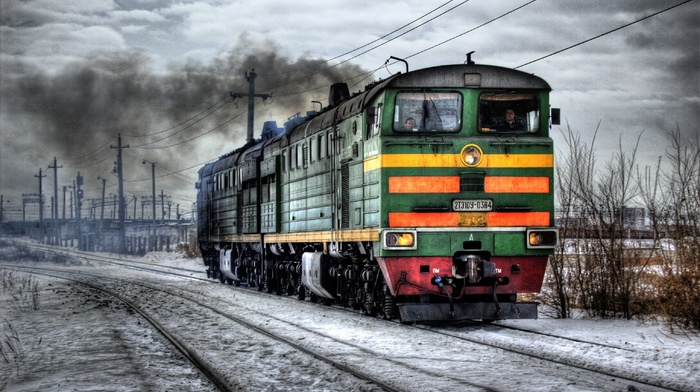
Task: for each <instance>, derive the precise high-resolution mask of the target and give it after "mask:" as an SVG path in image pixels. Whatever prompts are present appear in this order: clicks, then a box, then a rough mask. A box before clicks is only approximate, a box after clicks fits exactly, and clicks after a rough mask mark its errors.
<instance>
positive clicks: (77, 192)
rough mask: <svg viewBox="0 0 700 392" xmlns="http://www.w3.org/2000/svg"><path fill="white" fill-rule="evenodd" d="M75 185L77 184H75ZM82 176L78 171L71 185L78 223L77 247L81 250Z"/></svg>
mask: <svg viewBox="0 0 700 392" xmlns="http://www.w3.org/2000/svg"><path fill="white" fill-rule="evenodd" d="M76 185H77V186H76ZM81 186H83V177H82V176H81V175H80V172H78V176H77V177H76V178H75V182H74V183H73V187H74V188H75V220H76V221H77V223H78V249H79V250H83V229H82V227H80V207H81V206H82V205H83V190H82V189H81V188H80V187H81Z"/></svg>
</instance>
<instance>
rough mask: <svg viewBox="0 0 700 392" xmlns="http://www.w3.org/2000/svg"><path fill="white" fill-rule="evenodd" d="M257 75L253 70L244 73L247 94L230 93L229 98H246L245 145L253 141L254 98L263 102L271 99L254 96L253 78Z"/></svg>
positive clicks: (270, 96)
mask: <svg viewBox="0 0 700 392" xmlns="http://www.w3.org/2000/svg"><path fill="white" fill-rule="evenodd" d="M257 76H258V75H257V74H256V73H255V69H253V70H251V71H250V74H249V73H248V72H246V73H245V78H246V80H247V81H248V93H247V94H245V93H234V92H230V93H229V94H230V95H231V98H233V99H236V98H242V97H246V96H247V97H248V139H247V141H246V143H247V144H250V143H253V142H254V141H255V136H254V132H253V126H254V120H255V97H260V98H262V99H263V101H265V100H266V99H268V98H272V94H255V78H256V77H257Z"/></svg>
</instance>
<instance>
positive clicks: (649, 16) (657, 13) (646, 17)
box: [515, 0, 693, 69]
mask: <svg viewBox="0 0 700 392" xmlns="http://www.w3.org/2000/svg"><path fill="white" fill-rule="evenodd" d="M691 1H693V0H686V1H684V2H682V3H679V4H676V5H673V6H671V7H668V8H666V9H663V10H661V11H658V12H655V13H653V14H651V15H647V16H645V17H643V18H640V19H637V20H635V21H634V22H630V23H627V24H625V25H622V26H620V27H618V28H615V29H612V30H610V31H607V32H605V33H603V34H599V35H596V36H595V37H592V38H589V39H587V40H584V41H581V42H579V43H577V44H574V45H571V46H569V47H566V48H564V49H560V50H557V51H556V52H553V53H550V54H548V55H546V56H542V57H540V58H537V59H534V60H532V61H528V62H527V63H525V64H521V65H518V66H517V67H515V69H518V68H521V67H524V66H526V65H530V64H532V63H535V62H537V61H540V60H544V59H546V58H548V57H552V56H554V55H555V54H559V53H561V52H565V51H567V50H569V49H573V48H575V47H577V46H581V45H583V44H585V43H588V42H591V41H593V40H596V39H598V38H600V37H603V36H606V35H608V34H611V33H614V32H616V31H618V30H622V29H624V28H626V27H629V26H632V25H633V24H636V23H639V22H641V21H643V20H647V19H649V18H651V17H654V16H656V15H659V14H662V13H664V12H666V11H670V10H672V9H674V8H676V7H680V6H682V5H683V4H686V3H690V2H691Z"/></svg>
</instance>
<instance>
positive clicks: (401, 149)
mask: <svg viewBox="0 0 700 392" xmlns="http://www.w3.org/2000/svg"><path fill="white" fill-rule="evenodd" d="M550 90H551V88H550V86H549V85H548V84H547V83H546V82H545V81H544V80H543V79H541V78H539V77H536V76H534V75H531V74H527V73H524V72H521V71H517V70H513V69H508V68H502V67H496V66H488V65H475V64H459V65H446V66H438V67H432V68H426V69H421V70H416V71H412V72H406V73H402V74H397V75H394V76H392V77H390V78H388V79H386V80H383V81H380V82H376V83H374V84H371V85H369V86H367V87H366V88H365V90H364V91H363V92H360V93H357V94H354V95H352V96H351V95H350V94H349V91H348V88H347V85H344V84H336V85H334V86H332V87H331V92H330V95H329V105H328V107H326V108H324V109H323V110H321V111H320V112H318V113H316V112H309V113H307V115H306V116H297V117H295V118H293V119H291V120H290V121H289V122H287V123H286V124H285V127H284V128H277V126H276V124H275V123H274V122H266V123H265V126H264V129H263V134H262V138H261V139H259V140H254V139H253V138H252V137H251V136H249V140H248V143H247V144H246V145H245V146H243V147H241V148H239V149H237V150H235V151H233V152H231V153H230V154H227V155H226V156H223V157H221V158H220V159H219V160H218V161H216V162H214V163H210V164H207V165H206V166H204V167H203V168H202V169H201V170H200V171H199V181H198V183H197V187H198V196H197V211H198V241H199V245H200V249H201V252H202V255H203V258H204V263H205V265H207V267H208V270H207V272H208V275H209V276H211V277H213V278H218V279H220V280H221V281H222V282H228V283H233V284H236V285H238V284H241V283H244V284H246V285H248V286H251V287H257V288H258V289H259V290H261V291H262V290H266V291H268V292H276V293H278V294H287V295H296V296H297V297H298V298H299V299H306V298H309V299H310V300H311V301H314V302H316V301H323V302H328V303H336V304H341V305H344V306H350V307H353V308H356V309H360V310H361V311H362V312H365V313H367V314H372V315H380V316H383V317H385V318H399V319H400V320H401V321H403V322H414V321H435V320H460V319H482V320H496V319H510V318H536V317H537V303H535V302H525V301H519V298H518V294H522V293H537V292H539V291H540V290H541V287H542V281H543V279H544V274H545V269H546V267H547V260H548V256H549V255H550V254H552V252H553V249H554V247H555V246H556V244H557V240H558V233H557V230H556V229H555V228H554V196H553V187H554V181H553V169H554V158H553V146H552V139H551V138H550V137H549V128H550V108H549V93H550Z"/></svg>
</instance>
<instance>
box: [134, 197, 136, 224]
mask: <svg viewBox="0 0 700 392" xmlns="http://www.w3.org/2000/svg"><path fill="white" fill-rule="evenodd" d="M134 220H136V195H134Z"/></svg>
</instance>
